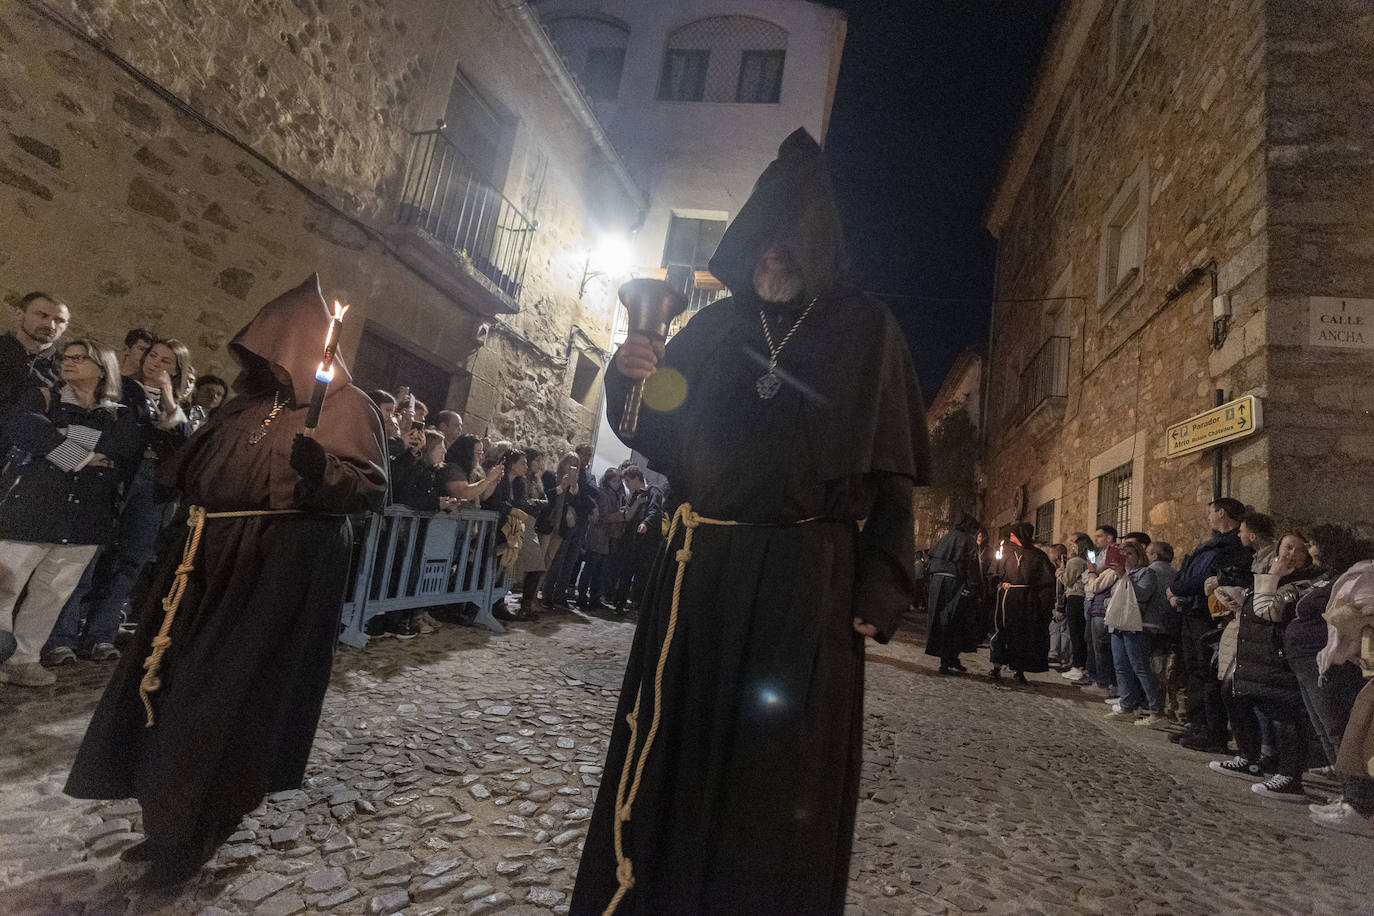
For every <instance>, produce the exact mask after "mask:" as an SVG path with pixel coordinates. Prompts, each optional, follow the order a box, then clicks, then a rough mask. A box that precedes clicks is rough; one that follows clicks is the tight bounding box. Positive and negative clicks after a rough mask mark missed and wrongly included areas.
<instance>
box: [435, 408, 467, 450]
mask: <svg viewBox="0 0 1374 916" xmlns="http://www.w3.org/2000/svg"><path fill="white" fill-rule="evenodd" d="M434 425H435V426H436V427H437V428H438V430H439V432H441V433H443V434H444V441H445V442H446V443H448V447H449V448H450V449H452V448H453V444H454V443H455V442H457V441H458V437H459V436H461V435H462V434H463V418H462V416H461V415H460V414H459V413H458V411H456V410H441V411H439V414H438V422H437V423H435V424H434ZM444 460H445V461H448V460H449V458H448V456H447V454H445V456H444Z"/></svg>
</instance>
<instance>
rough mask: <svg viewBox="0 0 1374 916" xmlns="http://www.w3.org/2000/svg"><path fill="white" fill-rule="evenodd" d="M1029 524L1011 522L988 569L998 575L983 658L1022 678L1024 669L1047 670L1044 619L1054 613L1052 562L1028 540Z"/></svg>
mask: <svg viewBox="0 0 1374 916" xmlns="http://www.w3.org/2000/svg"><path fill="white" fill-rule="evenodd" d="M1034 538H1035V528H1034V527H1032V526H1031V524H1030V523H1029V522H1018V523H1016V524H1015V525H1012V526H1011V530H1010V531H1009V532H1008V535H1007V539H1006V541H1005V543H1003V544H1002V545H1001V553H1002V558H1001V559H1000V560H996V561H995V562H994V566H993V575H994V576H995V577H996V578H997V579H998V580H999V583H998V586H997V599H996V605H995V606H994V610H993V617H992V641H991V652H990V653H989V659H990V660H991V661H992V672H991V674H992V676H993V677H1000V676H1001V674H1002V666H1004V665H1005V666H1006V667H1008V668H1010V669H1011V670H1013V671H1015V672H1016V680H1017V681H1018V682H1021V683H1025V680H1026V678H1025V672H1027V671H1029V672H1032V673H1035V672H1039V671H1048V670H1050V663H1049V652H1050V620H1051V619H1052V618H1053V617H1054V585H1055V578H1054V564H1053V563H1051V562H1050V558H1049V557H1047V556H1045V552H1044V551H1042V550H1041V549H1040V548H1039V547H1036V546H1035V544H1034V543H1032V542H1033V540H1034Z"/></svg>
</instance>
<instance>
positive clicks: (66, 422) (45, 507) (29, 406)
mask: <svg viewBox="0 0 1374 916" xmlns="http://www.w3.org/2000/svg"><path fill="white" fill-rule="evenodd" d="M45 394H46V396H47V397H46V399H45ZM64 429H65V430H67V431H68V432H71V433H72V435H71V436H68V435H64V434H63V433H62V432H59V430H64ZM77 430H79V431H80V433H79V434H78V433H77V432H75V431H77ZM87 431H92V432H87ZM7 432H8V441H9V443H10V445H11V447H12V451H14V452H22V453H23V454H24V455H25V456H27V458H26V460H24V461H23V462H22V464H21V463H19V462H18V461H16V462H14V464H13V465H12V466H11V468H10V472H9V473H8V474H6V475H5V486H7V487H10V486H12V489H10V490H9V495H8V496H7V497H5V498H4V502H3V504H0V538H4V539H7V540H14V541H29V542H32V543H39V544H107V543H109V541H110V539H111V538H112V537H113V536H114V531H115V521H116V519H117V518H118V515H119V513H118V502H119V489H120V484H121V483H122V482H123V481H124V480H126V479H127V477H128V472H127V468H128V466H129V465H130V464H131V463H136V462H137V461H138V460H139V454H140V451H141V449H142V447H143V437H142V434H141V431H140V429H139V423H138V419H137V418H136V417H135V416H134V415H133V413H132V412H131V411H129V410H128V409H126V408H124V407H122V406H121V407H117V408H115V409H113V410H110V409H106V408H103V407H96V408H93V409H89V410H88V409H86V408H84V407H81V406H79V405H77V404H74V403H69V402H65V401H63V400H62V394H61V390H60V389H54V390H49V391H45V390H44V389H39V388H33V389H30V390H29V391H27V392H25V393H24V394H23V395H21V396H20V398H19V402H18V403H17V404H16V405H15V410H14V413H13V414H12V415H11V417H10V422H9V428H8V431H7ZM96 434H98V438H96V439H95V444H94V447H93V448H88V447H85V446H83V445H82V444H80V441H79V440H81V439H82V438H89V437H91V436H93V435H96ZM88 452H95V453H98V454H101V455H104V456H105V457H107V458H109V459H110V460H111V461H113V462H114V467H112V468H106V467H95V466H92V465H90V464H86V465H85V466H84V467H81V468H80V469H79V470H74V471H72V470H66V469H65V467H69V466H73V465H74V464H75V463H76V462H79V461H80V460H82V459H83V458H84V456H85V455H86V454H87V453H88Z"/></svg>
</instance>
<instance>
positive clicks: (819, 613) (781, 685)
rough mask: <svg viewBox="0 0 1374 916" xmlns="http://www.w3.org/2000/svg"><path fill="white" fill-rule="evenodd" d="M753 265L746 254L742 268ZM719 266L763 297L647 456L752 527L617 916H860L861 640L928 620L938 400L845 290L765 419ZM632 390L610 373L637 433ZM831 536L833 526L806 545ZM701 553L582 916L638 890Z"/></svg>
mask: <svg viewBox="0 0 1374 916" xmlns="http://www.w3.org/2000/svg"><path fill="white" fill-rule="evenodd" d="M794 139H795V138H794ZM807 140H808V141H809V138H807ZM792 142H793V140H792V139H790V140H789V143H792ZM811 146H812V147H813V148H814V143H812V144H811ZM786 152H787V151H786V147H785V148H784V156H786ZM814 155H815V157H816V158H819V149H815V152H814ZM777 166H778V164H777V163H775V165H774V167H772V168H770V172H771V171H773V169H774V168H777ZM775 177H776V176H775ZM767 178H768V173H765V179H761V180H760V188H763V187H764V186H765V184H766V179H767ZM802 183H803V184H805V182H802ZM807 190H808V189H806V188H802V189H800V190H799V189H797V188H792V189H791V190H790V191H788V192H787V193H789V194H791V195H792V196H793V197H795V196H797V194H798V193H800V194H801V195H805V193H806V191H807ZM812 190H814V189H812ZM758 194H759V192H758V191H756V194H755V197H754V198H751V200H750V203H749V204H747V205H746V211H748V210H749V208H750V207H751V206H753V205H755V204H756V202H757V198H758ZM770 202H771V203H775V201H770ZM754 215H756V214H754ZM739 220H740V221H746V223H747V220H746V212H742V213H741V215H740V217H739ZM732 231H733V227H732ZM730 244H731V234H730V233H729V232H727V234H726V238H725V239H724V240H722V242H721V250H720V251H718V253H717V256H718V259H719V258H720V257H721V256H722V252H729V250H730ZM820 244H827V243H826V242H825V240H824V239H822V240H821V242H820ZM712 268H713V270H714V271H716V272H717V275H718V276H721V278H722V279H723V280H725V281H726V282H727V283H729V284H730V285H731V288H732V289H734V290H736V291H737V292H738V291H739V290H744V291H745V292H744V294H743V295H737V296H736V297H735V298H732V299H725V300H722V301H720V302H717V303H715V304H713V305H711V306H708V307H707V308H705V309H703V310H702V311H701V312H700V313H698V314H697V315H696V316H695V317H694V318H692V320H691V321H690V322H689V323H688V324H687V326H686V327H685V328H684V329H683V330H682V331H681V332H680V333H679V334H678V335H677V336H676V337H674V339H673V340H672V341H671V342H670V343H669V345H668V348H667V355H666V356H665V358H664V361H663V364H662V366H661V368H660V371H659V372H658V373H657V374H656V375H655V376H653V378H651V379H650V384H649V385H648V386H647V387H646V393H645V399H644V402H645V406H644V409H643V411H642V413H641V417H640V426H639V432H638V434H637V435H636V436H635V438H634V439H633V446H634V448H635V449H636V450H637V451H640V452H641V453H643V454H645V455H646V456H647V457H648V458H649V462H650V465H651V466H652V467H653V468H654V469H655V470H657V471H660V472H662V473H664V474H666V475H667V476H668V478H669V480H670V482H671V485H672V488H673V493H674V495H675V496H676V497H678V498H680V499H682V500H685V501H687V502H689V503H690V504H691V505H692V507H693V508H694V509H695V510H696V511H697V512H699V513H701V514H702V515H704V516H706V517H708V518H714V519H722V520H733V521H738V522H745V523H747V524H744V525H740V526H734V527H712V526H702V527H700V528H698V529H696V532H695V535H694V541H693V544H692V548H691V559H690V563H689V564H688V566H687V570H686V574H685V577H684V580H683V589H682V596H681V603H680V610H679V617H678V622H677V629H676V633H675V636H674V641H673V643H672V648H671V652H670V653H669V655H668V659H667V664H666V667H665V670H664V676H663V702H662V708H661V721H660V724H659V730H658V732H657V734H656V737H655V739H654V743H653V745H652V749H651V752H650V753H649V754H648V757H647V763H646V765H645V767H644V772H643V777H642V780H641V782H640V787H639V791H638V796H637V798H636V800H635V801H634V805H633V809H632V817H631V818H630V820H629V821H628V822H627V823H626V825H625V827H624V836H625V851H626V852H627V854H628V855H629V857H630V860H631V862H632V865H633V870H634V886H633V888H632V889H631V890H630V891H629V892H628V894H627V895H626V896H625V898H624V899H623V901H622V902H621V904H620V906H619V908H618V910H617V912H619V913H642V914H664V913H692V914H705V913H731V914H747V913H770V914H771V913H789V914H792V913H839V912H841V911H842V910H843V908H844V898H845V890H846V886H847V883H848V870H849V855H850V848H851V844H852V838H853V827H854V814H855V807H856V804H857V798H858V787H859V769H860V763H861V757H862V747H861V739H862V725H863V686H864V665H863V661H864V645H863V642H864V641H863V638H862V637H861V636H860V635H859V634H857V633H856V632H855V630H854V628H853V618H854V617H856V616H857V617H862V618H864V619H866V620H867V621H869V622H870V623H872V624H874V625H875V626H876V627H877V629H878V631H879V637H878V638H879V639H880V641H886V640H887V639H888V638H889V637H890V636H891V634H892V632H893V630H894V629H895V628H896V626H897V624H898V619H899V617H900V615H901V613H902V612H903V611H904V610H906V608H907V607H908V606H909V605H910V603H911V597H912V592H913V588H914V569H913V562H914V557H915V550H914V544H913V528H912V486H913V484H914V483H918V482H919V483H923V482H925V474H926V468H927V455H926V450H925V424H924V422H923V420H922V417H921V401H920V395H919V392H918V391H917V389H916V384H915V379H914V374H913V371H912V368H911V362H910V358H909V356H908V354H907V350H906V342H905V339H904V337H903V335H902V333H901V331H900V329H899V328H898V327H897V324H896V321H895V320H894V319H893V318H892V316H891V314H890V313H888V312H887V310H886V309H885V308H884V307H883V306H881V305H879V304H877V303H875V302H873V301H872V300H869V299H866V298H864V297H862V296H859V295H855V294H853V293H850V292H846V291H845V290H844V289H843V288H842V287H839V286H836V285H832V284H827V285H824V286H821V287H819V288H821V289H824V290H825V292H824V293H823V294H822V295H821V296H820V298H819V300H818V301H817V303H816V306H815V308H814V310H813V312H812V314H811V315H810V316H809V317H808V318H807V319H806V321H805V323H804V324H802V325H801V326H800V327H799V328H798V330H797V333H796V335H795V336H794V338H793V340H792V342H791V343H790V344H789V345H788V347H787V349H786V350H785V351H784V353H783V356H782V359H781V361H780V363H779V374H780V375H781V376H782V377H783V386H782V390H781V391H780V392H779V393H778V394H777V396H776V397H774V398H773V399H772V400H761V399H760V398H759V397H758V395H757V393H756V391H755V380H756V379H757V378H758V377H759V376H760V375H762V374H763V372H764V371H765V369H766V363H767V358H766V356H765V354H766V353H767V349H766V348H765V343H764V335H763V331H762V328H761V325H760V319H759V312H758V303H757V301H756V300H754V299H753V298H752V297H751V296H749V294H748V292H747V289H748V284H747V282H742V281H743V278H741V277H740V276H739V274H738V273H737V272H735V271H732V270H730V268H729V267H725V268H722V267H721V266H720V265H719V264H718V262H717V261H716V260H713V262H712ZM808 282H810V281H808ZM794 314H795V313H794ZM629 384H630V383H629V381H628V380H627V379H626V378H625V377H624V376H622V375H620V374H619V373H618V372H617V371H616V370H615V369H614V367H612V368H611V369H610V370H609V371H608V374H607V380H606V397H607V405H608V407H607V413H608V416H609V419H610V421H611V424H612V426H613V427H614V426H616V425H617V423H618V421H619V415H620V408H621V405H623V404H624V399H625V394H626V392H627V390H628V388H629ZM833 436H841V438H840V439H838V440H836V439H833V438H831V437H833ZM807 519H818V520H817V521H811V522H809V523H805V524H798V523H799V522H802V520H807ZM860 519H866V522H865V523H864V525H863V527H862V531H860V527H859V524H858V522H859V520H860ZM683 541H684V536H683V532H682V531H681V530H678V531H677V532H676V534H675V535H674V537H673V538H672V539H671V541H670V542H669V543H668V544H667V545H666V550H665V551H663V552H661V553H660V554H659V559H658V563H657V565H656V567H655V570H654V573H653V574H652V576H651V578H650V583H649V586H648V590H647V592H646V594H645V597H644V601H643V604H642V606H641V611H640V615H641V616H640V624H639V628H638V631H637V632H636V634H635V641H634V645H633V648H632V649H631V653H630V658H629V661H628V664H627V668H626V673H625V682H624V687H623V691H622V694H621V699H620V707H619V709H618V711H617V714H616V718H615V723H614V729H613V733H612V736H611V743H610V748H609V751H608V753H607V757H606V765H605V772H604V777H603V782H602V784H601V788H600V789H599V793H598V796H597V803H596V809H595V812H594V814H593V817H592V821H591V824H590V827H589V831H588V836H587V840H586V844H585V848H584V852H583V856H582V863H581V867H580V869H579V872H578V877H577V884H576V888H575V890H574V893H573V900H572V906H571V912H572V913H574V914H591V913H596V914H600V913H601V912H602V911H603V910H604V909H605V908H606V906H607V905H608V903H609V902H610V901H611V899H612V897H613V895H614V894H615V892H616V888H617V878H616V867H617V859H616V857H615V854H614V850H613V845H612V833H613V818H614V811H613V809H614V803H615V798H616V794H617V788H618V786H619V784H620V782H621V774H622V769H623V767H624V765H625V759H626V756H627V746H628V743H629V729H628V726H627V724H626V717H627V716H628V715H630V713H631V711H632V708H633V707H634V705H635V700H636V696H637V695H639V694H640V692H641V690H642V691H643V694H644V700H643V702H642V704H641V709H640V718H639V722H638V736H639V743H640V746H641V747H642V746H643V740H644V736H645V734H646V732H647V731H648V729H649V725H650V720H651V718H652V711H653V710H652V706H653V696H654V693H653V681H654V674H655V669H656V666H657V664H658V660H659V657H660V650H661V647H662V645H663V641H664V636H665V632H666V629H667V625H668V618H669V612H670V608H671V605H672V592H673V581H674V576H675V573H676V562H675V556H676V554H677V551H678V550H680V549H681V548H682V546H683Z"/></svg>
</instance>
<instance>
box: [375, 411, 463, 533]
mask: <svg viewBox="0 0 1374 916" xmlns="http://www.w3.org/2000/svg"><path fill="white" fill-rule="evenodd" d="M415 430H420V434H419V438H420V439H421V440H422V445H421V447H420V449H419V451H418V453H417V452H415V451H412V450H410V449H407V450H406V451H405V453H404V454H402V455H400V456H398V457H396V458H394V459H392V462H391V501H392V502H393V503H395V504H396V505H398V506H406V507H408V508H411V509H415V510H417V511H422V512H437V511H439V510H440V509H445V508H448V507H449V505H451V504H452V503H453V502H456V500H454V499H453V497H451V496H448V495H446V494H445V493H444V488H443V486H442V485H441V484H440V482H439V474H440V473H441V472H442V469H443V464H444V434H443V433H441V432H439V431H438V430H435V429H420V427H418V426H417V427H412V429H411V434H410V437H408V438H414V434H415Z"/></svg>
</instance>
